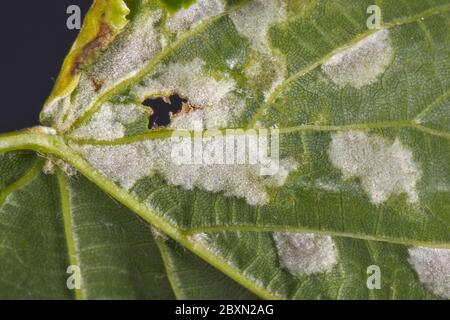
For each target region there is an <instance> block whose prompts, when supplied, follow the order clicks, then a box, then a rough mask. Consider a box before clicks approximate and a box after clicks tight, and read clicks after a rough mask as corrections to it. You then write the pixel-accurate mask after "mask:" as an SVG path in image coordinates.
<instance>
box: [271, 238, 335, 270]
mask: <svg viewBox="0 0 450 320" xmlns="http://www.w3.org/2000/svg"><path fill="white" fill-rule="evenodd" d="M273 238H274V240H275V244H276V247H277V250H278V256H279V258H280V265H281V266H282V267H283V268H286V269H287V270H288V271H289V272H290V273H292V274H293V275H296V276H301V275H309V274H313V273H318V272H328V271H331V269H332V268H333V266H334V265H335V264H336V262H337V250H336V247H335V245H334V242H333V239H332V238H331V237H330V236H322V235H317V234H314V233H291V232H276V233H274V234H273Z"/></svg>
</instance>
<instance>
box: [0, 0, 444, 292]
mask: <svg viewBox="0 0 450 320" xmlns="http://www.w3.org/2000/svg"><path fill="white" fill-rule="evenodd" d="M188 2H189V3H188ZM378 9H379V10H380V13H381V16H380V18H381V20H380V21H379V22H380V24H379V25H378V26H377V27H376V28H371V26H370V24H369V22H370V21H371V20H370V19H371V14H373V13H374V12H376V10H378ZM109 10H112V11H109ZM373 10H375V11H373ZM107 12H110V13H111V14H106V13H107ZM103 13H105V14H103ZM104 17H109V18H108V19H107V21H106V22H105V21H102V20H101V19H103V18H104ZM375 19H376V17H375ZM102 23H111V24H112V25H113V26H115V29H114V35H113V36H111V37H108V41H105V42H102V44H101V46H98V48H97V47H96V48H94V49H95V50H91V49H89V48H91V46H90V45H89V43H91V42H90V41H95V40H92V39H96V38H95V34H96V33H95V32H92V30H93V29H92V30H91V29H90V28H91V27H89V26H94V27H95V26H97V27H98V26H99V25H101V24H102ZM449 27H450V5H449V4H448V1H446V0H428V1H419V0H410V1H408V2H406V1H404V2H402V1H394V0H389V1H388V0H385V1H379V2H377V7H375V8H374V7H373V2H372V1H366V0H358V1H356V0H355V1H351V2H350V1H345V0H333V1H331V0H317V1H313V0H311V1H302V2H300V1H291V0H271V1H263V0H248V1H231V0H230V1H222V0H209V1H206V0H198V1H196V2H195V3H192V2H191V1H184V2H183V1H157V0H140V1H118V2H117V3H115V5H114V6H112V7H109V6H101V1H99V2H95V4H94V6H93V7H92V9H91V11H90V13H88V15H87V17H86V21H85V22H84V29H83V30H84V31H83V30H82V32H81V33H80V36H79V38H78V40H77V42H76V45H74V47H73V49H72V51H71V53H69V56H68V57H67V58H66V60H65V63H64V65H63V67H62V71H61V75H60V79H62V80H59V81H58V82H57V84H56V86H55V90H54V93H53V94H52V96H51V97H50V98H49V100H48V101H47V103H46V105H45V107H44V109H43V111H42V114H41V120H42V123H43V124H45V125H48V126H50V128H49V127H37V128H33V129H30V130H26V131H22V132H17V133H12V134H7V135H2V136H0V152H3V153H4V154H2V155H1V160H2V161H1V164H0V170H1V172H0V188H1V189H0V190H1V191H0V201H2V202H3V205H2V207H1V208H2V210H3V212H5V214H3V215H0V219H12V218H11V217H16V216H18V217H20V219H17V218H14V219H13V221H8V220H6V221H5V222H4V223H0V226H2V228H3V227H4V228H6V229H5V233H4V234H8V236H5V241H8V242H5V248H4V249H1V250H0V254H4V255H5V257H7V259H5V261H6V262H5V263H2V264H0V268H1V269H0V270H5V271H3V272H2V274H5V272H6V274H7V276H3V277H0V279H5V283H8V284H9V286H13V284H14V283H16V282H15V280H13V279H14V278H17V277H22V278H21V279H23V280H22V281H21V282H20V283H22V284H23V286H19V287H17V288H15V290H11V288H9V287H8V288H9V289H8V290H7V291H5V292H4V293H3V292H1V294H4V295H5V297H6V296H8V297H9V296H11V297H13V296H14V297H21V296H25V295H28V296H30V297H67V298H70V297H75V298H172V297H176V298H186V299H189V298H196V299H198V298H204V299H213V298H223V299H226V298H232V299H236V298H254V297H255V296H253V294H256V295H257V296H258V297H261V298H283V299H308V298H324V299H335V298H339V299H354V298H359V299H367V298H368V299H412V298H418V299H435V298H448V297H449V296H450V293H449V289H448V287H449V284H448V274H449V272H450V270H448V265H449V263H448V261H449V251H448V250H449V249H450V245H449V243H450V233H449V225H450V201H449V200H450V188H449V186H450V164H449V161H448V159H449V158H450V148H449V146H450V144H449V140H450V120H449V119H450V117H449V116H450V111H449V110H450V105H449V103H450V93H449V92H450V76H449V73H448V70H449V69H450V59H449V57H450V49H449V48H450V35H449V33H446V32H442V30H448V29H449ZM94 29H95V28H94ZM86 30H88V31H86ZM89 30H91V31H89ZM92 37H94V38H92ZM86 43H87V44H86ZM83 48H84V49H83ZM86 48H88V49H86ZM80 50H81V51H80ZM86 50H88V51H89V52H87V53H86V52H85V51H86ZM77 57H82V58H83V59H82V60H83V63H82V66H81V64H77V67H76V75H75V77H76V81H73V80H72V79H73V76H74V75H73V74H70V77H68V76H67V70H70V68H73V66H74V63H76V62H77V61H79V60H80V58H77ZM68 68H69V69H68ZM66 82H67V83H68V82H70V84H67V83H66ZM61 83H62V84H61ZM58 88H63V89H61V90H60V89H58ZM55 92H56V93H55ZM177 97H178V98H182V99H184V102H183V107H182V108H181V105H180V106H179V107H180V108H178V109H181V112H180V110H176V108H175V104H176V102H174V101H175V100H174V99H175V98H177ZM158 99H159V103H161V104H162V105H164V106H163V108H162V110H164V108H169V107H170V108H174V109H173V110H172V113H171V114H169V113H168V112H166V114H165V115H164V114H159V111H158V106H156V105H155V103H156V102H155V101H156V100H158ZM168 101H171V105H170V104H169V103H168ZM169 105H170V106H169ZM160 108H161V107H160ZM164 117H166V118H167V119H166V120H164ZM198 121H200V123H198ZM149 127H150V129H149ZM227 129H228V131H227ZM230 129H237V130H234V131H233V133H232V134H231V138H233V139H241V138H243V139H246V138H248V132H249V131H247V132H245V130H252V129H253V130H255V132H257V133H258V134H263V133H264V132H266V131H264V130H268V132H270V133H271V134H274V135H276V134H279V159H275V160H279V163H278V165H279V170H278V171H276V172H274V173H273V174H272V175H268V176H263V175H261V172H260V170H261V168H262V166H261V165H260V164H245V165H243V164H240V163H236V162H234V163H232V164H204V163H189V161H187V162H186V161H185V162H183V163H181V164H179V163H175V162H174V157H173V151H174V149H175V148H176V146H177V143H176V142H175V141H174V140H173V139H172V138H173V135H174V134H179V133H180V130H181V131H182V132H183V133H184V134H185V136H188V137H193V138H194V140H193V141H199V139H200V138H205V137H208V135H209V139H217V140H215V141H218V142H223V140H220V139H222V137H223V134H227V133H230ZM183 130H184V131H183ZM211 136H212V138H211ZM217 136H220V137H219V138H217ZM195 139H197V140H195ZM202 141H203V142H204V143H205V145H204V148H205V149H208V148H211V147H212V146H213V142H211V141H214V140H208V139H206V140H202ZM205 141H206V142H205ZM273 141H274V140H273ZM24 150H30V151H35V152H37V154H38V156H37V157H36V156H35V155H34V154H33V153H25V152H24ZM196 150H197V151H198V149H195V150H194V152H196ZM233 150H234V149H233ZM11 152H13V155H12V156H11ZM196 154H197V155H198V154H199V153H198V152H197V153H196ZM43 158H45V160H43ZM184 160H186V159H184ZM190 160H192V158H191V159H190ZM203 160H204V158H203ZM275 160H274V159H272V160H271V161H275ZM44 162H45V163H44ZM271 163H272V164H273V163H275V162H271ZM88 181H90V182H88ZM24 190H28V191H24ZM44 191H45V192H44ZM25 195H28V197H29V198H25ZM108 195H109V196H111V197H113V198H114V199H115V200H112V199H111V198H109V197H108ZM16 197H22V198H17V199H16ZM10 201H12V203H13V205H12V206H11V205H8V204H9V203H10ZM116 201H117V202H116ZM41 202H42V203H41ZM25 206H27V207H30V206H31V207H32V208H33V210H35V211H36V212H39V214H38V215H31V214H30V211H29V209H28V210H26V209H25ZM29 219H33V221H37V222H36V223H35V224H33V223H32V224H30V223H29V221H28V220H29ZM140 219H143V220H144V221H145V222H143V221H142V220H140ZM20 221H22V223H21V224H20V226H16V225H15V223H19V222H20ZM43 221H45V222H46V223H45V228H37V227H36V226H37V225H40V224H42V223H43ZM11 228H13V229H14V230H16V231H17V230H22V228H29V229H30V230H28V232H26V233H24V234H23V232H20V234H18V235H15V234H14V235H13V234H12V230H13V229H11ZM47 229H48V230H47ZM128 229H129V230H128ZM151 230H153V233H152V232H151ZM2 234H3V233H2ZM22 234H23V235H22ZM154 234H156V235H157V236H154ZM20 235H22V236H23V237H25V238H28V239H29V240H22V239H20ZM56 238H58V239H56ZM169 238H172V239H169ZM30 239H34V240H33V243H34V244H38V243H40V244H42V243H44V242H45V241H47V242H48V244H47V243H46V244H45V245H40V246H39V251H42V252H41V253H40V254H39V255H37V254H36V253H35V251H33V250H32V249H26V247H24V248H22V249H21V250H23V251H17V250H18V249H11V248H17V247H18V246H19V247H20V244H21V243H23V242H22V241H30V242H31V240H30ZM61 239H63V241H59V240H61ZM63 244H64V245H63ZM419 246H420V247H419ZM418 247H419V248H418ZM423 247H427V248H423ZM0 248H3V247H0ZM311 248H313V249H311ZM186 249H187V250H189V251H190V252H188V251H186ZM325 249H327V250H325ZM17 252H19V253H20V254H19V253H17ZM192 253H194V254H195V255H193V254H192ZM197 256H198V257H197ZM42 257H45V259H44V258H42ZM298 257H300V258H301V259H300V260H298V261H297V260H295V259H294V258H298ZM199 258H201V259H202V260H199ZM14 259H16V260H17V261H19V262H20V263H18V264H17V263H15V262H14V261H15V260H14ZM38 259H42V260H45V263H42V264H40V265H39V266H38V267H39V268H41V267H42V270H41V271H36V272H29V273H26V267H24V268H22V267H21V266H30V265H35V264H36V261H37V260H38ZM292 259H294V260H292ZM39 261H41V260H39ZM47 264H48V265H47ZM68 265H79V266H80V269H81V279H82V284H83V285H82V289H80V290H75V291H70V290H67V287H66V286H65V279H66V278H67V277H66V276H67V274H64V272H65V269H64V268H67V266H68ZM370 266H378V267H379V268H380V270H381V288H380V289H368V287H367V279H368V277H369V275H368V273H367V272H368V271H367V270H368V268H369V267H370ZM39 270H40V269H39ZM48 270H52V272H50V274H48V273H49V272H47V271H48ZM44 273H45V274H44ZM39 281H45V283H46V284H45V286H42V287H39V286H38V285H36V283H39ZM38 287H39V288H41V289H37V288H38ZM5 288H6V285H5ZM24 288H32V289H33V290H36V291H33V290H31V289H30V290H29V291H25V290H26V289H24ZM39 290H40V291H39ZM12 292H17V293H15V294H12ZM24 292H27V293H24ZM250 292H252V293H250Z"/></svg>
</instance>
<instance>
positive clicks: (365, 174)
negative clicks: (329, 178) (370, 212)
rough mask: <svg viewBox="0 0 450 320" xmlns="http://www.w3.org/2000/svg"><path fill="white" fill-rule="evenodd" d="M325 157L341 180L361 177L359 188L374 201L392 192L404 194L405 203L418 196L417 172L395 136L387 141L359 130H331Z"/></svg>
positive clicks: (412, 160)
mask: <svg viewBox="0 0 450 320" xmlns="http://www.w3.org/2000/svg"><path fill="white" fill-rule="evenodd" d="M329 156H330V160H331V163H332V164H333V165H334V166H336V167H337V168H339V169H340V170H341V171H342V174H343V176H344V179H348V178H351V177H358V178H359V179H360V180H361V185H362V188H363V189H364V190H365V191H366V192H367V193H368V195H369V198H370V200H371V202H372V203H374V204H380V203H383V202H385V201H386V200H387V199H388V198H389V197H390V196H391V195H393V194H402V193H405V194H406V195H407V196H408V199H407V200H408V202H409V203H414V202H417V201H418V199H419V196H418V193H417V190H416V184H417V181H418V180H419V178H420V176H421V172H420V170H419V167H418V165H417V164H416V163H415V161H414V158H413V154H412V152H411V150H409V149H408V148H406V147H405V146H403V145H402V143H401V142H400V140H399V139H396V140H395V141H394V142H390V141H388V140H386V139H384V138H382V137H380V136H376V135H367V134H366V133H365V132H361V131H348V132H339V133H334V134H332V136H331V145H330V150H329Z"/></svg>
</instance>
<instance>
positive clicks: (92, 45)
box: [71, 22, 114, 75]
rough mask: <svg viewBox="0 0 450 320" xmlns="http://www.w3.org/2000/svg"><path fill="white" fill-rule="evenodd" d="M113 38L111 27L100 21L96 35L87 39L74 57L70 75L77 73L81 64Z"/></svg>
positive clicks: (102, 48)
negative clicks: (89, 39)
mask: <svg viewBox="0 0 450 320" xmlns="http://www.w3.org/2000/svg"><path fill="white" fill-rule="evenodd" d="M113 38H114V31H113V30H112V28H111V27H110V26H109V25H108V24H106V23H104V22H102V23H101V24H100V28H99V31H98V33H97V35H96V37H95V38H94V39H92V40H91V41H89V42H88V43H87V44H86V45H85V46H84V47H83V48H82V49H81V52H80V54H79V55H78V56H77V57H76V59H75V61H74V63H73V65H72V69H71V73H72V75H73V74H75V73H77V72H78V70H79V69H80V67H81V65H83V63H84V62H86V61H87V60H89V59H90V58H91V57H92V56H93V55H94V54H95V53H96V52H97V51H98V50H104V49H105V48H106V47H107V46H108V44H109V43H110V42H111V41H112V39H113Z"/></svg>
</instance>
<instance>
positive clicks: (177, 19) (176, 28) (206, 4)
mask: <svg viewBox="0 0 450 320" xmlns="http://www.w3.org/2000/svg"><path fill="white" fill-rule="evenodd" d="M223 10H224V5H223V3H222V1H220V0H198V1H197V2H196V3H194V4H193V5H191V6H190V7H189V8H186V9H181V10H179V11H178V12H177V13H176V14H174V15H173V16H170V17H169V18H168V19H167V27H168V28H169V30H170V31H172V32H174V33H181V32H183V31H185V30H188V29H190V28H192V27H193V26H196V25H198V24H200V23H201V22H203V21H204V20H206V19H208V18H211V17H214V16H216V15H219V14H221V13H222V12H223Z"/></svg>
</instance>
